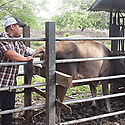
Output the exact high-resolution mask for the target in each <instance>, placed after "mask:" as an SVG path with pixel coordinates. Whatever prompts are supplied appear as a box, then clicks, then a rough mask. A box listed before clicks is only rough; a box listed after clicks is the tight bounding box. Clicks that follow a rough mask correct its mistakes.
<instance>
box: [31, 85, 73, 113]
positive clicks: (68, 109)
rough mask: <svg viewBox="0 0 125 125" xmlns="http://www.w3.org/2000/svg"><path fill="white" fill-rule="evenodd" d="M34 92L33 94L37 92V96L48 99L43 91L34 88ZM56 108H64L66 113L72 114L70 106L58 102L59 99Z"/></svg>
mask: <svg viewBox="0 0 125 125" xmlns="http://www.w3.org/2000/svg"><path fill="white" fill-rule="evenodd" d="M32 91H33V92H36V93H37V94H39V95H41V96H43V97H44V98H46V94H45V93H44V92H43V91H42V90H40V89H38V88H37V87H33V88H32ZM56 106H59V107H60V108H62V109H63V110H64V111H65V112H68V113H72V109H71V108H70V107H69V106H67V105H65V104H63V103H62V102H60V101H59V100H57V99H56Z"/></svg>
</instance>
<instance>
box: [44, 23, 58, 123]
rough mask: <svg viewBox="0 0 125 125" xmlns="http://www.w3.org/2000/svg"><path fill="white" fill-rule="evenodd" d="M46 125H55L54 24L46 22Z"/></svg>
mask: <svg viewBox="0 0 125 125" xmlns="http://www.w3.org/2000/svg"><path fill="white" fill-rule="evenodd" d="M45 26H46V55H47V60H46V82H47V88H46V125H55V101H56V82H55V81H56V80H55V57H56V54H55V23H54V22H46V25H45Z"/></svg>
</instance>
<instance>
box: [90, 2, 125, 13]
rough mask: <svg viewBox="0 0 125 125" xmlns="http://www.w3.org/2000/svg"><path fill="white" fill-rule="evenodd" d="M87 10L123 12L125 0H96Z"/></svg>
mask: <svg viewBox="0 0 125 125" xmlns="http://www.w3.org/2000/svg"><path fill="white" fill-rule="evenodd" d="M89 10H91V11H108V12H110V11H114V12H115V11H120V12H125V0H96V1H95V2H94V3H93V4H92V6H91V7H90V8H89Z"/></svg>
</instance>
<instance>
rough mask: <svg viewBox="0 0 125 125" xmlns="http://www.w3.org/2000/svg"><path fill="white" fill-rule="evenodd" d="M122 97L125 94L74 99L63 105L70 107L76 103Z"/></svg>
mask: <svg viewBox="0 0 125 125" xmlns="http://www.w3.org/2000/svg"><path fill="white" fill-rule="evenodd" d="M120 96H125V92H124V93H117V94H112V95H105V96H98V97H91V98H85V99H74V100H70V101H65V102H63V104H66V105H69V104H76V103H81V102H90V101H95V100H100V99H109V98H114V97H120Z"/></svg>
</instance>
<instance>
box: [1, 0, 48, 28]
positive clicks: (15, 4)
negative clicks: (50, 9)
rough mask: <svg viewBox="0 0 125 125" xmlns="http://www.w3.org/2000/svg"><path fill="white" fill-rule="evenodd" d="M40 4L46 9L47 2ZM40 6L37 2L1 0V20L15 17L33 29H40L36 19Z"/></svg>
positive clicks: (42, 0) (30, 0)
mask: <svg viewBox="0 0 125 125" xmlns="http://www.w3.org/2000/svg"><path fill="white" fill-rule="evenodd" d="M40 4H43V5H42V6H43V7H44V6H45V4H46V0H41V1H40ZM38 5H39V3H36V2H35V0H1V1H0V19H1V21H3V20H5V19H6V18H7V17H9V16H14V17H17V18H19V19H20V20H21V21H23V22H25V23H26V24H27V25H30V26H31V28H39V25H38V20H37V17H36V13H37V12H38V11H39V10H38V9H39V8H37V6H38ZM39 7H40V6H39Z"/></svg>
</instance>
